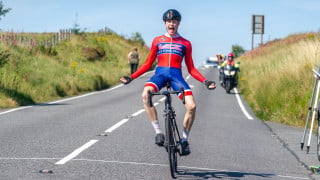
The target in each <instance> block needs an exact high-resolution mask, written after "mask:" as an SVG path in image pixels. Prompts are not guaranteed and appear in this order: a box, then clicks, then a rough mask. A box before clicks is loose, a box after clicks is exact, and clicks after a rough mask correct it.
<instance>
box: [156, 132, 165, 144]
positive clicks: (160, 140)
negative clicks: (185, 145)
mask: <svg viewBox="0 0 320 180" xmlns="http://www.w3.org/2000/svg"><path fill="white" fill-rule="evenodd" d="M156 144H157V145H158V146H163V144H164V135H163V134H162V133H159V134H157V135H156Z"/></svg>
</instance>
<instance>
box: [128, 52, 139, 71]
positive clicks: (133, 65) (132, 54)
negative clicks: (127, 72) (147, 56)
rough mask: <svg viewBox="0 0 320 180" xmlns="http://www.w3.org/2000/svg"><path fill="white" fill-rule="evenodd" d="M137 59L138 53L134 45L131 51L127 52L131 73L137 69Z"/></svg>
mask: <svg viewBox="0 0 320 180" xmlns="http://www.w3.org/2000/svg"><path fill="white" fill-rule="evenodd" d="M139 60H140V55H139V53H138V48H136V47H134V48H133V49H132V51H131V52H130V53H129V54H128V63H129V64H130V68H131V74H133V73H134V72H136V71H137V69H138V65H139Z"/></svg>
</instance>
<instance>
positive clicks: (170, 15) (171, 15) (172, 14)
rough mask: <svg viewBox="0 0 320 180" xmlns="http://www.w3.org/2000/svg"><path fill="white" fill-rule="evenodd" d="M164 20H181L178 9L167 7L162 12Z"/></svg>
mask: <svg viewBox="0 0 320 180" xmlns="http://www.w3.org/2000/svg"><path fill="white" fill-rule="evenodd" d="M166 20H178V21H179V22H180V21H181V14H180V13H179V11H177V10H175V9H169V10H168V11H166V12H165V13H164V14H163V21H166Z"/></svg>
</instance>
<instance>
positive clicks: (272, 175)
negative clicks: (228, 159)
mask: <svg viewBox="0 0 320 180" xmlns="http://www.w3.org/2000/svg"><path fill="white" fill-rule="evenodd" d="M73 161H88V162H102V163H119V164H130V165H146V166H161V167H168V166H169V165H168V164H154V163H143V162H129V161H106V160H94V159H73ZM179 168H185V169H194V170H205V171H215V172H232V173H246V174H248V175H250V174H259V173H254V172H244V171H230V170H225V169H213V168H202V167H190V166H178V169H179ZM261 174H262V175H263V174H266V175H269V176H270V177H282V178H288V179H309V178H305V177H296V176H286V175H278V174H272V173H261Z"/></svg>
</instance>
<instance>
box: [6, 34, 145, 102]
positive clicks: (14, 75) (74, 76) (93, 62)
mask: <svg viewBox="0 0 320 180" xmlns="http://www.w3.org/2000/svg"><path fill="white" fill-rule="evenodd" d="M21 36H22V37H21ZM0 37H1V43H0V108H9V107H15V106H21V105H29V104H35V103H42V102H47V101H51V100H56V99H59V98H61V97H66V96H74V95H78V94H82V93H85V92H89V91H96V90H101V89H106V88H108V87H110V86H112V85H115V84H118V83H119V82H120V81H119V79H120V77H121V76H124V75H129V73H130V67H129V65H128V60H127V54H128V53H129V52H130V50H131V49H132V48H133V47H137V48H138V50H139V52H140V54H141V57H142V58H141V59H142V61H144V60H145V59H146V56H147V53H148V52H149V48H148V47H146V46H144V45H143V42H141V41H139V40H132V39H127V38H124V37H123V36H120V35H117V34H116V33H104V34H100V33H81V34H79V35H74V34H73V35H71V36H70V37H69V38H66V39H65V40H62V41H60V42H59V43H56V45H54V46H53V45H51V42H52V41H54V40H53V39H57V38H58V37H55V38H53V39H52V35H50V34H48V33H23V34H18V35H17V34H13V33H11V34H4V33H0ZM48 38H50V39H48ZM36 40H37V41H36ZM22 41H23V43H21V42H22ZM141 63H142V62H141ZM141 63H140V64H141Z"/></svg>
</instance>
